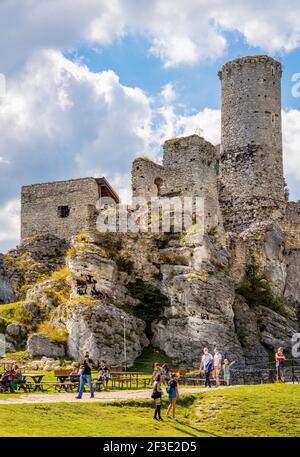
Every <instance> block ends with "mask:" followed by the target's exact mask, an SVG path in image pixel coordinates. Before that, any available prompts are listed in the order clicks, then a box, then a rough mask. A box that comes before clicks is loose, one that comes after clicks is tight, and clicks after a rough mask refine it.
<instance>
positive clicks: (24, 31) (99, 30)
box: [0, 0, 300, 72]
mask: <svg viewBox="0 0 300 457" xmlns="http://www.w3.org/2000/svg"><path fill="white" fill-rule="evenodd" d="M12 21H14V24H18V26H17V27H12ZM0 30H1V42H0V52H1V66H2V68H0V70H1V71H2V72H9V71H11V70H12V69H15V68H17V67H18V65H20V63H24V62H25V61H26V59H27V58H28V56H30V55H31V54H32V53H33V52H35V51H37V50H39V49H43V48H53V49H60V50H62V51H66V50H69V49H72V48H74V47H77V46H78V45H80V44H82V43H91V44H99V45H102V46H105V45H108V44H110V43H112V42H113V41H114V40H116V39H120V38H122V37H124V36H126V35H128V34H134V35H143V36H145V37H146V38H148V40H149V42H150V44H149V52H150V53H151V54H153V55H155V56H157V57H158V58H160V59H161V60H162V62H163V64H164V65H165V66H166V67H170V66H174V65H178V64H193V63H195V62H197V61H199V60H201V59H207V58H216V57H219V56H221V55H222V54H223V53H224V50H225V49H226V46H227V41H226V35H225V33H224V32H226V31H238V32H240V33H241V34H242V35H243V36H244V37H245V41H246V42H247V43H248V44H250V45H253V46H258V47H260V48H261V49H263V50H264V51H268V52H277V51H284V52H288V51H291V50H292V49H295V48H297V47H299V44H300V8H299V2H298V0H286V1H285V2H283V1H282V0H266V1H264V2H261V1H259V0H245V1H243V2H241V1H240V0H214V1H211V0H186V1H185V2H184V3H182V1H181V0H152V1H151V2H149V1H148V0H140V1H138V2H137V1H134V0H110V1H109V2H108V1H106V0H85V1H84V2H83V1H82V0H56V1H52V2H50V1H40V0H30V2H29V1H24V2H19V1H18V0H10V1H3V2H1V3H0Z"/></svg>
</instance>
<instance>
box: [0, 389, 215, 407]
mask: <svg viewBox="0 0 300 457" xmlns="http://www.w3.org/2000/svg"><path fill="white" fill-rule="evenodd" d="M212 389H214V388H212ZM218 389H224V387H218ZM205 390H206V389H205V388H203V387H190V388H189V387H187V388H182V389H180V393H182V394H191V393H200V392H204V391H205ZM150 396H151V390H150V389H143V390H122V391H116V392H103V391H102V392H96V393H95V398H90V396H89V393H84V394H83V398H82V400H77V399H76V398H75V397H76V393H75V392H74V393H57V394H22V395H19V394H13V395H12V396H11V397H6V398H1V395H0V405H22V404H27V403H59V402H68V403H69V402H77V403H80V402H82V401H84V402H95V401H97V402H108V401H114V400H131V399H134V400H135V399H139V398H141V399H143V398H144V399H150Z"/></svg>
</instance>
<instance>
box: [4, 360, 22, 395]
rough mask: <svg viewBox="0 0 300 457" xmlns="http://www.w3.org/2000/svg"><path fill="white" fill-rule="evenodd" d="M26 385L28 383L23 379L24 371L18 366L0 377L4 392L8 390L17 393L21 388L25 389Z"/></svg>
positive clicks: (14, 366)
mask: <svg viewBox="0 0 300 457" xmlns="http://www.w3.org/2000/svg"><path fill="white" fill-rule="evenodd" d="M25 384H26V381H25V380H24V379H23V375H22V370H21V368H20V367H19V366H18V365H17V364H15V365H13V367H12V368H11V369H9V370H6V371H4V373H2V374H1V375H0V390H1V391H3V392H5V391H6V390H10V392H15V391H16V390H18V389H20V388H21V387H24V386H25Z"/></svg>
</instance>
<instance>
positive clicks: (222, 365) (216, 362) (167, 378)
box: [151, 347, 235, 421]
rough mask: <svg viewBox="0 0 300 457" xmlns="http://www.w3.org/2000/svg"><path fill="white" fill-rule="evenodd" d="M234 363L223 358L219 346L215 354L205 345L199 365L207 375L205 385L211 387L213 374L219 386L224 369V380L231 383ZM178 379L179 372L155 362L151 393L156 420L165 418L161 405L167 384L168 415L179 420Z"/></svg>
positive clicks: (227, 383)
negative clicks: (177, 413) (162, 414)
mask: <svg viewBox="0 0 300 457" xmlns="http://www.w3.org/2000/svg"><path fill="white" fill-rule="evenodd" d="M234 363H235V362H234V361H231V362H230V361H229V360H228V359H227V358H225V359H224V360H223V357H222V354H221V352H220V350H219V348H218V347H215V348H214V355H212V354H210V352H209V350H208V348H207V347H205V348H204V349H203V355H202V358H201V362H200V367H199V370H200V374H201V373H204V375H205V381H204V385H205V386H206V387H211V376H212V375H213V376H214V379H215V381H216V386H219V385H220V383H221V381H220V374H221V371H223V376H224V381H225V383H226V385H229V384H230V368H231V366H232V365H233V364H234ZM178 380H179V375H178V374H177V373H171V371H170V370H169V368H168V366H167V365H166V364H164V365H160V364H159V363H155V364H154V369H153V374H152V382H153V391H152V395H151V397H152V399H153V400H154V403H155V411H154V417H153V419H154V420H158V421H162V420H163V419H162V417H161V405H162V395H163V386H164V385H165V386H166V393H167V395H168V398H169V405H168V408H167V417H172V418H173V419H174V420H177V419H176V414H175V412H176V401H177V399H178V398H179V390H178Z"/></svg>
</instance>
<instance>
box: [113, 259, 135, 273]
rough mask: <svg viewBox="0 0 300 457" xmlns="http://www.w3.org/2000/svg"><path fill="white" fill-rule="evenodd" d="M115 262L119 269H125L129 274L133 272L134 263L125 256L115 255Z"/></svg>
mask: <svg viewBox="0 0 300 457" xmlns="http://www.w3.org/2000/svg"><path fill="white" fill-rule="evenodd" d="M116 264H117V267H118V268H119V270H120V271H126V272H127V273H128V274H129V275H131V274H132V272H133V266H134V263H133V262H132V260H129V259H127V258H126V257H122V256H119V257H116Z"/></svg>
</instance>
